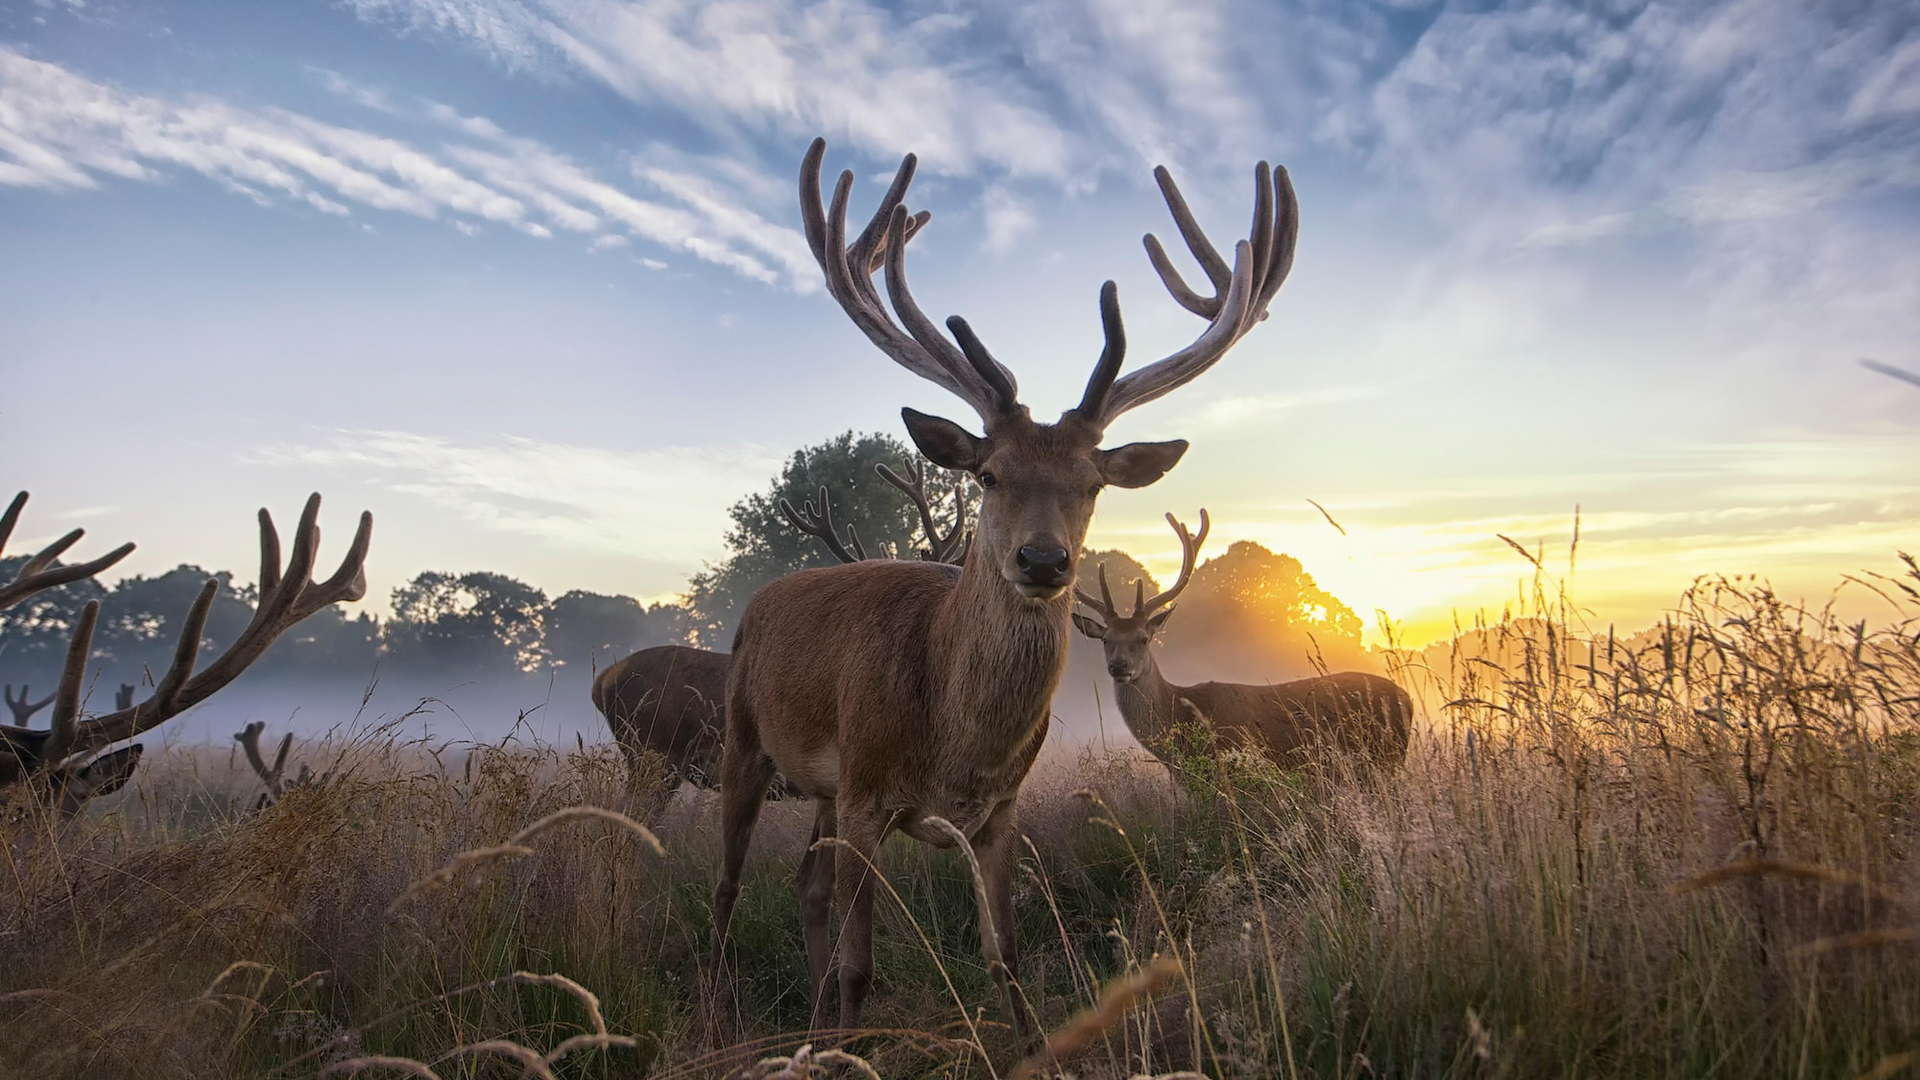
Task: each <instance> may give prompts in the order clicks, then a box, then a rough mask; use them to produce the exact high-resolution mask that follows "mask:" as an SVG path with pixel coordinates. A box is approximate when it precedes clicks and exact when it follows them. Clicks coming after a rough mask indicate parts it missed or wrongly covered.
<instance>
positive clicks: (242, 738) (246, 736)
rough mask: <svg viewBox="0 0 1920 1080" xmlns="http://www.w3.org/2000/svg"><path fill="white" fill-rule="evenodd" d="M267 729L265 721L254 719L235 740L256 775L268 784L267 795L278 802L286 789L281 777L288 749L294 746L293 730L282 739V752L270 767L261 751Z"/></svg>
mask: <svg viewBox="0 0 1920 1080" xmlns="http://www.w3.org/2000/svg"><path fill="white" fill-rule="evenodd" d="M266 729H267V725H266V723H265V722H264V721H260V720H255V721H252V722H251V723H249V724H248V725H247V726H246V727H243V728H241V729H240V731H239V732H238V733H237V734H235V735H234V737H233V741H234V742H237V743H239V744H240V749H241V750H242V751H244V752H245V753H246V755H247V764H249V765H251V766H253V773H254V775H255V776H258V777H259V778H260V782H261V783H263V784H265V785H266V786H267V796H268V797H269V798H270V799H272V800H274V801H276V802H277V801H278V800H279V799H280V796H281V795H282V794H284V791H285V785H284V784H282V783H281V779H280V778H281V775H282V774H283V772H284V771H285V769H286V767H287V751H289V750H291V749H292V748H293V732H291V731H289V732H287V736H286V738H284V739H281V740H280V754H279V756H278V757H276V758H275V759H274V762H273V765H272V767H271V768H269V767H268V765H267V759H266V758H265V757H263V756H262V755H261V753H260V733H261V732H263V731H265V730H266Z"/></svg>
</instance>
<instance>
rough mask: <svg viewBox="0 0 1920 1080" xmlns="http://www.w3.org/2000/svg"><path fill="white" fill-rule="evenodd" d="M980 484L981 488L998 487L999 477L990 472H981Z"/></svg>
mask: <svg viewBox="0 0 1920 1080" xmlns="http://www.w3.org/2000/svg"><path fill="white" fill-rule="evenodd" d="M980 486H981V487H983V488H993V487H998V486H1000V478H999V477H997V476H995V475H993V474H992V473H990V472H983V473H981V474H980Z"/></svg>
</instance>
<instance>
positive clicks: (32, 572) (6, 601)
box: [0, 491, 133, 611]
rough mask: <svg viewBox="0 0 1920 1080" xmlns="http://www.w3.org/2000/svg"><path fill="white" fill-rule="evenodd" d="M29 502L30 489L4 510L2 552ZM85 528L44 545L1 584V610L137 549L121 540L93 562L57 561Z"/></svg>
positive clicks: (0, 533)
mask: <svg viewBox="0 0 1920 1080" xmlns="http://www.w3.org/2000/svg"><path fill="white" fill-rule="evenodd" d="M26 505H27V493H26V492H24V491H23V492H21V493H19V494H18V495H15V496H14V497H13V502H11V503H9V504H8V505H7V510H6V513H4V514H0V552H4V551H5V550H6V546H7V540H8V539H9V538H11V537H12V536H13V528H14V526H15V525H16V524H18V523H19V521H20V511H21V510H22V509H24V508H25V507H26ZM86 534H87V531H86V530H85V529H75V530H73V531H72V532H70V533H68V534H67V535H65V536H63V537H61V538H60V539H58V540H55V541H54V542H53V543H51V544H48V545H47V546H46V547H44V548H41V549H40V551H39V553H38V554H36V555H34V556H33V557H32V558H30V559H28V560H27V561H26V565H24V566H22V567H21V568H20V572H19V573H18V574H15V575H14V577H13V580H12V581H10V582H8V583H6V584H4V585H0V611H5V610H7V609H8V608H10V607H12V606H13V605H15V604H17V603H19V602H20V601H22V600H25V599H26V598H27V597H29V596H32V595H33V594H34V593H37V592H41V591H43V590H46V589H51V588H54V587H55V586H59V585H69V584H72V583H73V582H76V581H81V580H84V579H86V578H90V577H92V576H93V575H95V574H97V573H99V572H100V571H102V570H105V569H106V568H107V567H109V566H112V565H113V564H114V563H117V562H119V561H120V560H121V559H124V558H126V557H127V556H128V555H129V554H130V553H132V551H133V545H132V544H121V545H120V546H119V547H117V548H114V549H113V550H112V551H109V552H107V553H106V554H105V555H102V556H100V557H99V558H97V559H94V560H92V561H91V562H83V563H74V564H73V565H71V566H55V565H53V564H54V562H55V561H57V560H58V559H59V558H60V556H61V555H63V554H65V553H66V550H67V549H68V548H70V547H72V546H73V545H74V544H76V543H79V541H80V538H81V537H82V536H85V535H86Z"/></svg>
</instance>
